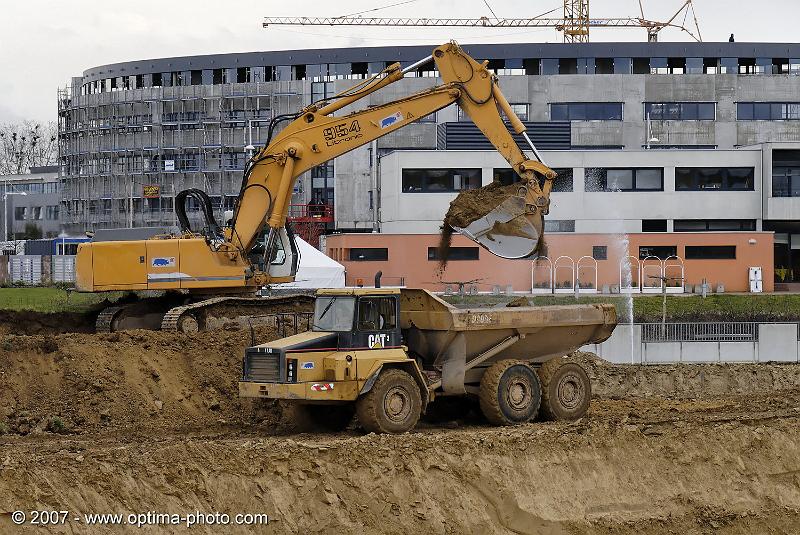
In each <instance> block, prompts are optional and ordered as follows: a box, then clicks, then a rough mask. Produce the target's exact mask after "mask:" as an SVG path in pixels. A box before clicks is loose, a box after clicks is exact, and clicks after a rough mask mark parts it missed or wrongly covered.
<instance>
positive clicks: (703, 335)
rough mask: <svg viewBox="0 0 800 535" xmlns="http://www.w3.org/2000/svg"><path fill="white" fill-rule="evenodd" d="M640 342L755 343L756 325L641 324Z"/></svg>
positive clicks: (743, 323) (746, 323)
mask: <svg viewBox="0 0 800 535" xmlns="http://www.w3.org/2000/svg"><path fill="white" fill-rule="evenodd" d="M641 327H642V342H643V343H656V342H757V341H758V323H755V322H744V321H741V322H740V321H736V322H704V323H666V324H661V323H642V324H641Z"/></svg>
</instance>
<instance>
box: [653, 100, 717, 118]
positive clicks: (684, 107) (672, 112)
mask: <svg viewBox="0 0 800 535" xmlns="http://www.w3.org/2000/svg"><path fill="white" fill-rule="evenodd" d="M644 113H645V118H647V117H648V116H649V117H650V119H651V120H653V121H713V120H714V119H715V116H716V103H715V102H645V104H644Z"/></svg>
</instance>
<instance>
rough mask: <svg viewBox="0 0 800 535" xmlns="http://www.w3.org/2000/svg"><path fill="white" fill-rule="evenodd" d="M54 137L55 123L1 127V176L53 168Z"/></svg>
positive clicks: (54, 157)
mask: <svg viewBox="0 0 800 535" xmlns="http://www.w3.org/2000/svg"><path fill="white" fill-rule="evenodd" d="M57 135H58V132H57V129H56V124H55V123H54V122H49V123H46V124H42V123H39V122H36V121H24V122H21V123H10V124H2V125H0V175H21V174H23V173H27V172H28V168H29V167H40V166H44V165H56V164H57V163H58V150H57V148H58V146H57V143H56V139H57Z"/></svg>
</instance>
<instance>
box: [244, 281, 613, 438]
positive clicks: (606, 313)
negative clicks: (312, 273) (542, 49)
mask: <svg viewBox="0 0 800 535" xmlns="http://www.w3.org/2000/svg"><path fill="white" fill-rule="evenodd" d="M615 325H616V314H615V312H614V307H613V305H569V306H552V307H518V308H479V309H459V308H455V307H453V306H452V305H450V304H448V303H446V302H445V301H443V300H442V299H440V298H439V297H437V296H436V295H434V294H432V293H431V292H428V291H426V290H419V289H405V288H403V289H397V288H345V289H330V290H328V289H326V290H318V291H317V294H316V299H315V306H314V315H313V322H312V324H311V329H310V330H309V331H307V332H304V333H299V334H296V335H294V336H290V337H288V338H282V339H280V340H275V341H273V342H268V343H266V344H261V345H257V346H253V347H250V348H247V349H246V350H245V355H244V360H243V363H242V364H243V365H242V370H243V371H242V379H241V381H240V382H239V394H240V396H241V397H251V398H266V399H280V400H289V401H293V402H296V403H297V404H300V405H307V406H310V407H309V416H310V417H312V419H314V420H317V421H319V422H322V423H323V424H325V425H326V426H327V427H337V426H336V425H334V424H341V423H343V422H344V423H346V422H349V421H350V420H351V419H352V415H353V412H356V413H357V414H358V419H359V422H360V423H361V425H362V426H363V427H364V428H366V429H367V430H369V431H378V432H402V431H407V430H409V429H411V428H413V426H414V425H415V424H416V422H417V420H418V418H419V417H420V415H421V414H423V413H424V412H425V410H426V408H427V406H428V404H429V403H430V402H431V401H433V400H434V399H435V398H436V397H438V396H475V397H478V398H479V399H480V401H481V408H482V410H483V412H484V414H486V416H487V418H488V419H489V421H490V422H492V423H495V424H500V425H508V424H514V423H522V422H525V421H529V420H531V419H533V418H535V417H536V415H537V414H538V412H539V408H540V405H542V402H544V403H545V404H546V405H549V406H548V407H544V410H545V411H547V412H550V413H558V414H559V415H561V416H562V417H564V418H565V419H575V418H578V417H580V416H582V415H583V414H585V412H586V410H587V409H588V403H589V398H590V397H591V385H590V384H589V380H588V377H587V376H586V374H585V372H583V371H582V369H581V368H580V366H577V365H575V364H572V367H570V366H568V365H567V366H566V367H564V366H562V363H560V362H559V361H558V360H557V359H556V357H561V356H563V355H565V354H567V353H569V352H571V351H574V350H575V349H578V348H579V347H581V346H583V345H584V344H587V343H598V342H601V341H603V340H605V339H606V338H608V337H609V336H610V335H611V332H612V331H613V329H614V327H615ZM550 361H553V362H554V363H552V364H551V363H550ZM568 372H569V373H568ZM540 377H541V378H540ZM551 383H552V384H553V385H554V386H553V388H552V392H550V391H549V390H547V391H545V390H543V388H549V387H550V385H551ZM313 406H317V407H316V408H315V407H313ZM320 406H324V408H321V407H320Z"/></svg>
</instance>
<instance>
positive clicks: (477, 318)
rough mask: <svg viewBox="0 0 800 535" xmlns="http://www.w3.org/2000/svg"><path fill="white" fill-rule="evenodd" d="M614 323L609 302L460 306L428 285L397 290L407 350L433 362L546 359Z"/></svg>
mask: <svg viewBox="0 0 800 535" xmlns="http://www.w3.org/2000/svg"><path fill="white" fill-rule="evenodd" d="M616 324H617V316H616V311H615V309H614V306H613V305H608V304H591V305H561V306H541V307H503V308H499V307H498V308H474V309H459V308H456V307H453V306H452V305H450V304H448V303H446V302H445V301H443V300H441V299H440V298H438V297H436V296H435V295H433V294H431V293H430V292H428V291H426V290H417V289H413V290H411V289H409V290H405V289H404V290H401V302H400V325H401V328H402V329H403V330H404V332H405V335H406V336H405V339H406V340H407V343H408V346H409V349H410V350H411V351H413V352H414V353H416V354H417V355H418V356H420V357H422V359H423V361H424V362H425V363H426V364H428V365H433V366H437V367H438V366H440V365H441V364H442V363H443V362H444V361H446V360H449V359H453V358H459V355H460V359H461V360H465V363H466V364H467V367H469V364H468V363H469V361H470V360H472V359H474V358H476V357H479V356H480V355H482V354H485V353H486V352H487V351H493V353H492V356H491V357H490V358H486V359H485V360H483V361H481V364H482V365H486V364H490V363H491V362H494V361H497V360H502V359H508V358H514V359H521V360H527V361H534V362H544V361H546V360H549V359H550V358H553V357H555V356H561V355H565V354H567V353H569V352H571V351H574V350H576V349H578V348H579V347H581V346H584V345H586V344H593V343H599V342H602V341H604V340H606V339H607V338H608V337H609V336H611V333H612V332H613V330H614V327H615V326H616ZM501 344H505V345H504V346H503V347H501ZM493 348H494V349H493ZM498 348H499V349H498Z"/></svg>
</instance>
